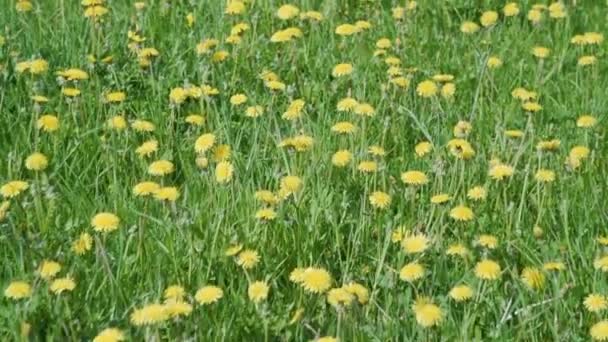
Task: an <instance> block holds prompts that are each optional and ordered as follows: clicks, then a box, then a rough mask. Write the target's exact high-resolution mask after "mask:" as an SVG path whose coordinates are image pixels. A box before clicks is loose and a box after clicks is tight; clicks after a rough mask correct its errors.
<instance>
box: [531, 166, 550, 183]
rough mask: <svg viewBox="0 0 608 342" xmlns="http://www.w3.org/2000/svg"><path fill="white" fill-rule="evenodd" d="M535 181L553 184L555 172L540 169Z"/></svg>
mask: <svg viewBox="0 0 608 342" xmlns="http://www.w3.org/2000/svg"><path fill="white" fill-rule="evenodd" d="M534 179H536V181H537V182H540V183H551V182H553V181H554V180H555V172H553V171H551V170H547V169H540V170H538V171H536V174H535V175H534Z"/></svg>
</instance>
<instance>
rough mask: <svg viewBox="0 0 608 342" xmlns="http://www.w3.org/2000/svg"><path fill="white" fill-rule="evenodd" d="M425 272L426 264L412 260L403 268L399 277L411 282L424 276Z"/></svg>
mask: <svg viewBox="0 0 608 342" xmlns="http://www.w3.org/2000/svg"><path fill="white" fill-rule="evenodd" d="M424 274H425V269H424V266H422V265H421V264H419V263H417V262H411V263H409V264H407V265H405V266H403V267H402V268H401V270H400V271H399V278H400V279H401V280H405V281H407V282H410V283H411V282H414V281H416V280H418V279H420V278H422V277H423V276H424Z"/></svg>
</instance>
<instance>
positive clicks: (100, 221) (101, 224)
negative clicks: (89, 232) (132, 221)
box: [91, 212, 120, 233]
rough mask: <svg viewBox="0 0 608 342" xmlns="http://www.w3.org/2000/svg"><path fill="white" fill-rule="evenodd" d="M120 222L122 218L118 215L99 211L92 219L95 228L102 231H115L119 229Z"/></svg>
mask: <svg viewBox="0 0 608 342" xmlns="http://www.w3.org/2000/svg"><path fill="white" fill-rule="evenodd" d="M119 224H120V219H119V218H118V216H116V215H114V214H112V213H108V212H102V213H99V214H97V215H95V216H93V218H92V219H91V226H93V229H94V230H95V231H97V232H102V233H108V232H112V231H115V230H116V229H118V225H119Z"/></svg>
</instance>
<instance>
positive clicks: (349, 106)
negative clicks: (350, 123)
mask: <svg viewBox="0 0 608 342" xmlns="http://www.w3.org/2000/svg"><path fill="white" fill-rule="evenodd" d="M357 105H359V102H358V101H357V100H355V99H353V98H352V97H346V98H343V99H342V100H340V101H338V104H337V105H336V108H337V110H338V111H339V112H351V111H354V110H355V108H356V107H357Z"/></svg>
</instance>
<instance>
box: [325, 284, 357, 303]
mask: <svg viewBox="0 0 608 342" xmlns="http://www.w3.org/2000/svg"><path fill="white" fill-rule="evenodd" d="M354 300H355V296H354V295H353V294H352V293H350V292H348V291H346V289H344V288H342V287H340V288H335V289H331V290H329V291H328V292H327V302H328V303H329V304H331V305H332V306H334V307H340V306H349V305H350V304H351V303H352V302H353V301H354Z"/></svg>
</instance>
